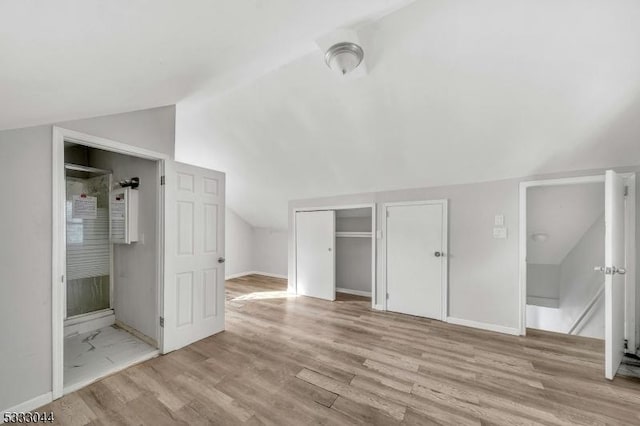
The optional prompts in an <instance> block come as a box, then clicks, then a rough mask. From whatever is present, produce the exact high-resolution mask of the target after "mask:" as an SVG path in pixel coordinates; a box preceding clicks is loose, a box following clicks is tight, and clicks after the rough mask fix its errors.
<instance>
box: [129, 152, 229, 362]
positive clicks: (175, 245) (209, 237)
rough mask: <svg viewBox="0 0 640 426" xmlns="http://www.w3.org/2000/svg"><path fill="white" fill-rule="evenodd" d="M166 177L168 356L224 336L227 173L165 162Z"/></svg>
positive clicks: (165, 344)
mask: <svg viewBox="0 0 640 426" xmlns="http://www.w3.org/2000/svg"><path fill="white" fill-rule="evenodd" d="M165 175H166V182H165V200H164V203H165V217H164V233H165V235H164V238H165V259H164V266H165V269H164V293H163V294H164V319H163V321H164V327H163V329H162V330H163V333H162V336H163V342H162V351H163V352H164V353H166V352H170V351H172V350H175V349H179V348H181V347H183V346H186V345H188V344H190V343H193V342H195V341H197V340H200V339H204V338H205V337H208V336H211V335H212V334H215V333H218V332H220V331H222V330H224V205H225V198H224V197H225V175H224V173H221V172H217V171H214V170H207V169H203V168H200V167H195V166H191V165H188V164H182V163H176V162H173V161H166V162H165ZM141 220H142V219H141Z"/></svg>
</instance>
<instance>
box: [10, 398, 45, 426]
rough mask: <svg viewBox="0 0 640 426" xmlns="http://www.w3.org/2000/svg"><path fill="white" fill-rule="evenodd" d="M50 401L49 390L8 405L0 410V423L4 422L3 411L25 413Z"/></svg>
mask: <svg viewBox="0 0 640 426" xmlns="http://www.w3.org/2000/svg"><path fill="white" fill-rule="evenodd" d="M51 401H53V394H52V393H51V392H47V393H45V394H42V395H39V396H36V397H35V398H31V399H30V400H28V401H25V402H21V403H20V404H18V405H14V406H13V407H9V408H7V409H6V410H2V411H1V412H0V414H1V415H0V424H2V423H4V413H25V412H27V411H34V410H35V409H37V408H40V407H42V406H43V405H47V404H49V403H50V402H51Z"/></svg>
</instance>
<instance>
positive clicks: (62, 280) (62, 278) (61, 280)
mask: <svg viewBox="0 0 640 426" xmlns="http://www.w3.org/2000/svg"><path fill="white" fill-rule="evenodd" d="M60 282H61V283H63V282H64V275H62V276H61V277H60Z"/></svg>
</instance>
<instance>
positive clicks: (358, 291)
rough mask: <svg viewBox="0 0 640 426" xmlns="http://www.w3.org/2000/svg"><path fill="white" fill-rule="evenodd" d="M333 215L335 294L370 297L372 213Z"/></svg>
mask: <svg viewBox="0 0 640 426" xmlns="http://www.w3.org/2000/svg"><path fill="white" fill-rule="evenodd" d="M335 212H336V213H335V214H336V249H335V250H336V292H338V293H348V294H355V295H358V296H365V297H371V281H372V275H373V271H372V262H373V259H372V249H373V241H372V231H373V230H372V209H371V208H369V207H367V208H357V209H343V210H336V211H335Z"/></svg>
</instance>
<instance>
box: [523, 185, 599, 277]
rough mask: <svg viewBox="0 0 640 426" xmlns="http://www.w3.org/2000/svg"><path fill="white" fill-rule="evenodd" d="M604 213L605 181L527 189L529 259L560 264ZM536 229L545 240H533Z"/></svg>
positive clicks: (547, 263) (536, 261)
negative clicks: (543, 235) (545, 237)
mask: <svg viewBox="0 0 640 426" xmlns="http://www.w3.org/2000/svg"><path fill="white" fill-rule="evenodd" d="M603 214H604V184H603V183H590V184H579V185H562V186H536V187H532V188H529V189H528V190H527V262H528V263H538V264H546V265H559V264H561V263H562V261H563V260H564V258H565V257H566V256H567V254H569V252H570V251H571V250H572V249H573V248H574V247H575V246H576V245H577V244H578V242H580V239H582V237H583V236H584V234H586V232H587V231H588V230H589V229H590V228H591V227H592V226H594V224H595V223H596V221H597V220H599V219H601V218H602V215H603ZM536 233H543V234H546V235H547V237H548V238H547V240H546V241H543V242H541V241H534V240H533V239H532V238H531V236H532V235H533V234H536Z"/></svg>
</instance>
